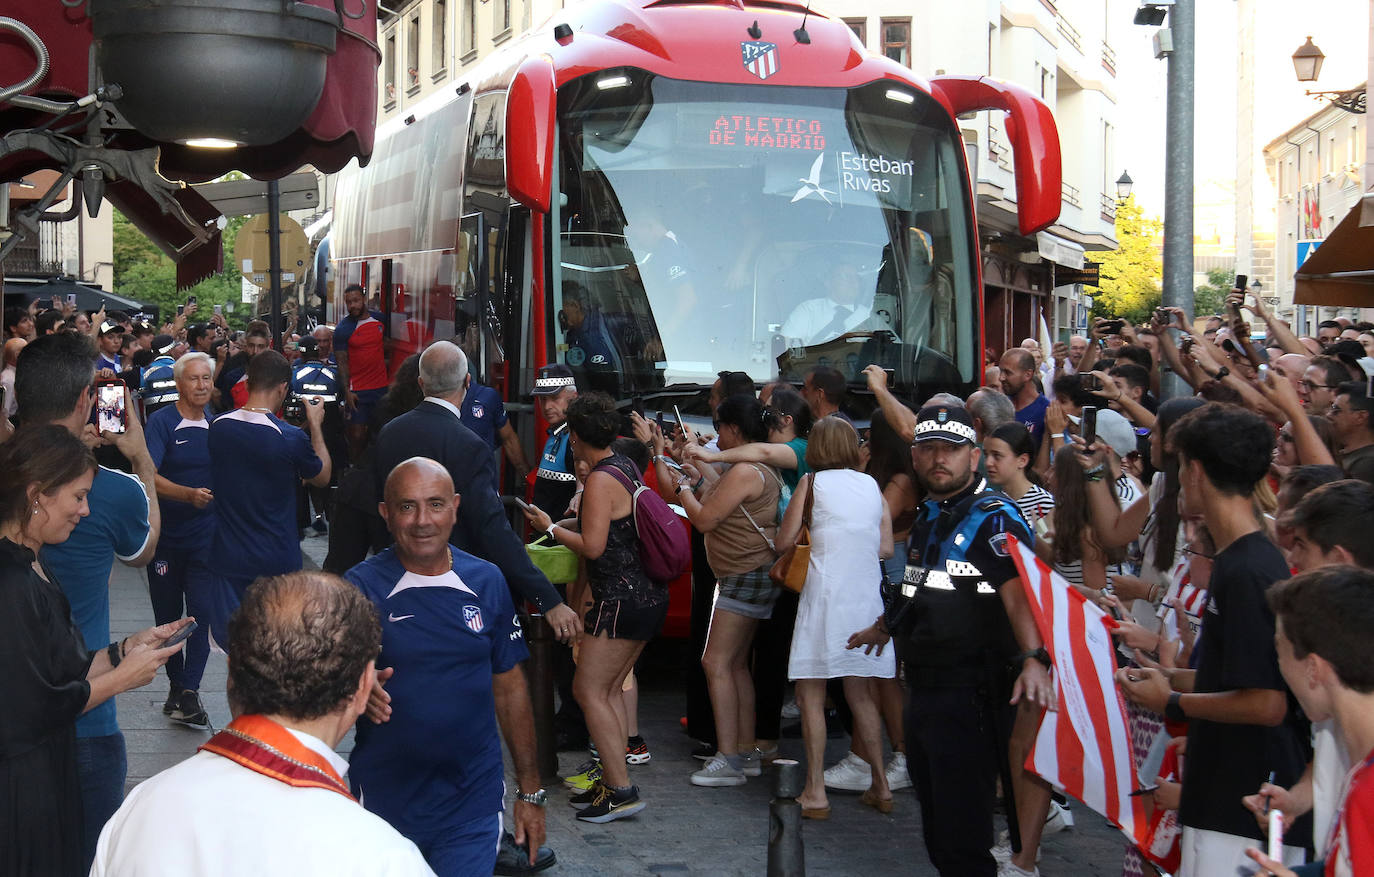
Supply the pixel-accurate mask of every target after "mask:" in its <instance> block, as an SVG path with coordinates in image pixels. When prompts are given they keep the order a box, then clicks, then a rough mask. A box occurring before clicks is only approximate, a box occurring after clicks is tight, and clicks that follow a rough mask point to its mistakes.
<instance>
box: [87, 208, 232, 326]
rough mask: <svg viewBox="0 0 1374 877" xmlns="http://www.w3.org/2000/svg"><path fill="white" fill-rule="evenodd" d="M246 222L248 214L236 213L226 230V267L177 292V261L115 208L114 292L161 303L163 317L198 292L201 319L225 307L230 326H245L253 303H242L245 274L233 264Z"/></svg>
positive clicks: (152, 302) (146, 302) (175, 310)
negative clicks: (240, 272) (239, 238)
mask: <svg viewBox="0 0 1374 877" xmlns="http://www.w3.org/2000/svg"><path fill="white" fill-rule="evenodd" d="M246 221H247V219H246V217H242V216H236V217H234V218H233V219H231V220H229V223H228V225H226V226H225V228H224V232H223V235H222V237H223V241H224V252H225V254H226V256H227V258H226V259H225V260H224V269H225V270H223V271H221V272H220V273H218V274H213V275H211V276H210V277H207V278H206V279H204V280H202V281H201V282H200V283H197V284H196V285H195V286H193V287H191V288H190V289H188V290H186V291H185V292H177V288H176V286H177V271H176V263H175V262H173V261H172V260H171V259H170V258H169V257H168V256H167V255H166V254H165V253H163V252H162V251H161V250H159V249H158V248H157V247H156V246H155V245H154V244H153V243H152V242H151V241H150V240H148V238H147V237H146V236H145V235H144V234H143V232H141V231H139V230H138V228H137V227H136V226H135V225H134V224H133V223H132V222H130V221H129V220H128V218H127V217H125V216H124V215H123V214H121V213H120V212H119V211H117V210H116V211H115V214H114V292H115V293H116V294H118V295H122V296H124V297H125V298H131V299H133V300H134V301H139V302H143V303H145V304H155V305H157V306H158V309H159V313H160V315H161V316H162V318H163V319H164V320H170V319H171V318H172V317H173V316H175V315H176V312H177V305H182V304H185V303H186V299H187V297H188V296H192V295H194V296H195V297H196V302H197V308H198V313H199V314H200V316H198V317H197V320H198V321H203V319H208V318H209V315H210V313H211V312H212V310H213V308H214V306H215V305H223V306H224V316H225V319H226V320H228V322H229V325H230V326H232V327H234V328H239V329H241V328H244V327H245V326H246V325H247V322H248V319H249V316H250V315H249V313H248V309H249V306H248V305H245V304H243V303H242V295H241V294H240V290H241V289H242V284H241V283H240V279H241V275H240V274H239V271H238V269H237V268H236V267H235V265H234V264H233V262H234V259H233V252H234V241H235V239H236V238H237V237H238V231H239V229H240V228H241V227H242V226H243V224H244V222H246Z"/></svg>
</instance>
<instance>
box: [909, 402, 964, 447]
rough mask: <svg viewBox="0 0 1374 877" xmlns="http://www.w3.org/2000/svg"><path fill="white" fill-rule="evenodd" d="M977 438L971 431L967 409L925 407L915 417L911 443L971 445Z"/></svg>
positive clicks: (936, 406)
mask: <svg viewBox="0 0 1374 877" xmlns="http://www.w3.org/2000/svg"><path fill="white" fill-rule="evenodd" d="M977 437H978V434H977V433H976V432H974V429H973V416H972V415H970V414H969V413H968V409H966V408H956V407H953V406H949V405H927V406H926V407H924V408H922V409H921V411H920V413H919V414H917V415H916V435H915V437H914V438H913V439H912V443H913V444H915V443H918V442H933V441H941V442H951V443H953V444H956V445H971V444H973V443H974V441H976V440H977Z"/></svg>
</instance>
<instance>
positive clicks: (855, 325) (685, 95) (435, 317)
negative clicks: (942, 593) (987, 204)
mask: <svg viewBox="0 0 1374 877" xmlns="http://www.w3.org/2000/svg"><path fill="white" fill-rule="evenodd" d="M985 109H992V110H998V111H1001V112H1004V113H1005V114H1006V115H1007V119H1006V130H1007V131H1008V133H1009V135H1010V139H1011V142H1012V147H1013V153H1014V156H1013V157H1014V160H1015V170H1016V189H1017V193H1016V197H1017V205H1018V211H1019V214H1018V216H1019V224H1020V228H1021V231H1022V232H1023V233H1024V234H1030V233H1032V232H1034V231H1036V230H1039V229H1041V228H1044V227H1046V226H1048V225H1049V224H1050V223H1051V222H1053V221H1054V220H1055V219H1056V218H1057V216H1058V213H1059V204H1060V151H1059V140H1058V134H1057V131H1056V128H1055V125H1054V120H1053V117H1052V116H1051V114H1050V111H1049V109H1048V108H1047V107H1046V106H1045V105H1044V104H1043V103H1041V102H1040V101H1039V100H1037V99H1036V98H1034V97H1033V96H1032V95H1031V94H1030V93H1029V92H1027V91H1025V90H1024V89H1021V88H1019V87H1017V86H1013V85H1009V84H1005V83H1001V82H997V81H994V80H989V79H986V78H982V77H962V76H941V77H936V78H934V79H931V80H925V79H922V78H921V77H919V76H917V75H915V74H914V73H913V72H912V71H911V70H909V69H907V68H906V67H903V66H901V65H899V64H897V63H895V62H893V61H891V60H889V59H887V58H884V57H881V56H875V55H871V54H869V53H867V52H866V51H865V50H864V48H863V47H862V46H861V45H860V44H859V42H858V41H857V39H856V38H855V36H854V34H853V33H852V32H851V30H850V29H849V27H848V26H847V25H846V24H845V23H844V22H843V21H841V20H839V19H835V18H830V17H828V16H826V15H824V14H822V13H819V12H816V11H814V10H812V11H811V12H810V13H809V14H808V12H807V10H806V8H805V6H804V5H802V4H800V3H792V2H787V0H769V2H750V0H714V2H712V0H586V2H579V3H577V4H574V5H571V6H569V7H568V8H565V9H562V10H560V11H559V12H557V13H556V14H555V15H554V16H553V17H552V18H551V19H550V20H549V21H548V22H547V23H546V24H545V25H544V26H542V27H541V28H539V29H537V30H534V31H532V32H530V33H528V34H526V35H525V36H523V37H522V38H520V39H519V40H517V41H514V42H512V43H511V44H510V45H508V46H506V47H503V48H502V49H500V50H498V51H496V52H494V53H493V54H492V55H490V56H489V57H488V58H486V59H485V60H484V61H483V62H482V63H481V64H480V65H479V66H478V68H477V69H476V70H475V71H474V73H473V74H472V76H471V77H469V79H468V80H467V81H465V82H464V83H463V84H462V85H459V86H458V87H457V88H456V89H452V90H448V91H446V92H445V93H442V94H435V95H432V96H431V97H430V98H428V99H427V100H425V101H424V102H422V103H421V104H419V105H417V106H416V107H415V109H414V112H413V114H412V115H409V116H406V117H405V118H404V119H396V120H394V121H391V122H388V123H387V124H385V125H383V126H381V127H380V128H379V130H378V137H377V144H376V150H375V152H374V154H373V157H372V161H371V163H370V164H369V165H368V166H367V167H366V168H362V169H359V168H357V167H356V166H350V167H349V168H348V169H347V170H345V171H344V172H343V174H342V175H341V177H340V180H339V184H338V189H337V193H338V194H337V196H336V199H335V203H334V220H333V228H332V231H331V244H332V253H331V258H332V260H333V268H334V271H335V272H336V273H335V274H334V279H335V283H334V290H335V292H334V295H335V297H336V301H335V302H333V303H332V305H333V308H334V313H335V314H341V313H342V304H341V301H338V300H337V299H338V298H339V297H340V296H341V295H342V290H343V288H344V286H345V285H347V284H349V283H361V284H363V285H364V287H365V288H367V289H368V290H369V293H370V294H372V295H374V296H375V297H376V300H377V301H378V302H379V304H380V307H381V309H382V310H383V311H384V312H385V313H386V314H387V317H388V323H389V326H390V331H391V337H392V340H393V343H394V345H395V348H394V350H395V353H396V354H399V355H396V356H394V358H393V368H394V367H395V364H397V363H399V361H400V359H401V357H402V356H404V355H405V354H406V353H409V352H413V351H415V350H419V349H421V348H422V347H423V346H424V345H425V344H426V343H428V342H429V341H430V340H433V339H436V338H455V337H456V338H458V339H459V340H460V342H461V343H462V344H463V346H464V347H465V349H467V350H468V352H469V354H470V356H471V358H472V361H473V369H474V372H475V374H476V376H477V377H478V378H479V379H480V380H481V381H482V382H484V383H487V384H489V385H491V386H494V387H496V388H497V389H498V390H500V391H501V393H502V394H503V396H504V397H505V398H506V399H507V400H509V401H510V403H511V405H512V407H513V409H514V410H516V411H517V412H519V413H520V414H519V417H518V419H517V426H516V428H517V431H519V432H520V434H521V435H522V436H523V437H524V438H525V439H526V441H530V442H532V443H533V444H532V450H537V448H538V447H539V445H540V442H541V441H542V435H543V430H542V428H541V427H542V424H538V423H537V422H536V419H537V413H536V412H535V411H533V410H532V408H531V407H530V406H528V405H522V404H521V403H527V402H528V401H529V399H530V395H529V394H530V390H531V388H532V385H533V379H534V372H535V370H536V369H537V368H538V367H539V366H540V365H541V364H544V363H546V362H552V361H555V360H557V361H561V362H566V363H567V364H568V365H569V366H571V367H572V368H573V370H574V372H575V373H576V374H577V375H578V377H579V384H580V386H582V387H584V388H591V389H601V390H605V391H606V392H609V393H611V394H612V395H613V396H614V397H616V398H617V399H620V400H623V401H626V402H627V403H628V402H630V401H632V400H638V401H639V402H641V403H642V404H643V406H644V408H645V409H647V410H648V411H649V412H650V413H651V415H652V413H653V412H656V411H666V412H669V413H671V412H672V411H673V405H674V404H676V405H677V406H678V407H679V408H680V409H681V410H682V412H683V416H684V417H685V418H686V419H688V420H692V419H693V418H694V417H700V418H701V419H702V421H704V422H709V412H708V409H707V404H706V395H707V391H708V390H709V388H710V385H711V384H712V382H713V381H714V380H715V379H716V376H717V374H718V373H719V372H722V371H743V372H747V373H748V374H749V375H750V376H751V377H753V378H754V380H755V381H756V382H759V383H762V382H765V381H772V380H777V379H782V380H790V381H795V382H800V380H801V379H802V377H803V375H804V373H805V371H806V370H807V369H808V368H810V367H812V366H814V365H819V364H828V365H833V366H835V367H837V368H839V369H840V370H841V371H843V372H845V373H846V374H847V375H848V376H849V377H850V378H851V380H853V381H854V382H855V383H854V390H855V392H854V393H853V394H851V395H852V396H853V397H854V400H855V402H856V406H857V407H858V408H859V409H860V410H858V411H856V412H855V413H856V414H862V413H863V411H862V407H863V405H864V401H863V400H864V392H863V391H862V389H861V388H862V377H861V376H860V375H859V371H860V370H861V369H862V368H863V367H864V366H866V365H867V364H869V363H873V362H876V363H878V364H880V365H882V366H884V367H886V368H890V369H892V370H893V371H894V381H895V383H894V387H895V392H896V393H897V394H898V395H899V396H900V397H902V398H904V399H906V400H909V401H912V402H915V403H919V402H920V401H921V400H923V399H925V398H927V397H928V396H929V395H931V394H932V393H934V392H937V391H942V390H947V391H951V392H955V393H959V394H965V393H967V392H969V391H971V390H972V389H973V388H974V387H975V386H977V385H978V384H979V383H980V381H981V378H982V343H981V339H982V337H983V332H982V319H983V314H982V295H981V292H980V291H981V289H982V284H981V279H980V269H979V265H980V259H979V244H978V235H977V225H976V222H975V217H974V208H973V203H974V202H973V198H972V194H971V191H970V184H969V170H968V165H967V161H966V158H965V150H964V143H963V140H962V138H961V136H960V133H959V129H958V127H957V124H956V122H955V118H956V117H957V116H959V115H961V114H964V113H970V112H974V111H977V110H985ZM683 608H684V609H685V606H684V607H683Z"/></svg>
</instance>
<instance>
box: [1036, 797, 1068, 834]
mask: <svg viewBox="0 0 1374 877" xmlns="http://www.w3.org/2000/svg"><path fill="white" fill-rule="evenodd" d="M1070 828H1073V811H1072V810H1070V809H1069V808H1068V807H1065V806H1064V805H1063V804H1060V803H1059V802H1058V801H1050V815H1049V816H1047V817H1046V818H1045V830H1044V832H1043V833H1044V834H1054V833H1056V832H1060V831H1067V830H1069V829H1070Z"/></svg>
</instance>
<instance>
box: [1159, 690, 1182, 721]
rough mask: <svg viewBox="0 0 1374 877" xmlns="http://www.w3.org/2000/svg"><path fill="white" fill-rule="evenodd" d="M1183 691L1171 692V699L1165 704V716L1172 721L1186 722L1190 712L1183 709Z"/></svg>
mask: <svg viewBox="0 0 1374 877" xmlns="http://www.w3.org/2000/svg"><path fill="white" fill-rule="evenodd" d="M1182 700H1183V692H1181V691H1173V692H1170V693H1169V701H1168V703H1166V704H1164V718H1166V719H1168V720H1169V721H1171V722H1186V721H1188V714H1187V713H1185V712H1184V711H1183V704H1182V703H1181V701H1182Z"/></svg>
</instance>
